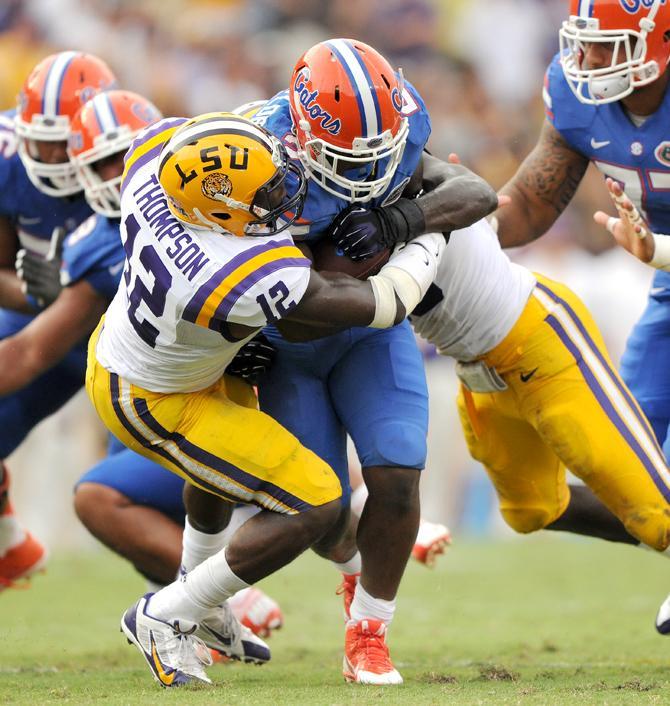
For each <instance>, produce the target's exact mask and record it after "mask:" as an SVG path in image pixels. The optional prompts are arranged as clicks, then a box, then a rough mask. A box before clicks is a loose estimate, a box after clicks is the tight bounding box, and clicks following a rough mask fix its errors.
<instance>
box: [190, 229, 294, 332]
mask: <svg viewBox="0 0 670 706" xmlns="http://www.w3.org/2000/svg"><path fill="white" fill-rule="evenodd" d="M287 245H293V241H292V240H277V241H272V242H270V243H262V244H260V245H255V246H253V247H251V248H249V249H248V250H245V251H244V252H241V253H239V254H237V255H235V257H233V258H232V259H231V260H229V261H228V262H227V263H226V264H225V265H224V266H223V267H222V268H221V269H220V270H217V271H216V272H215V273H214V274H213V275H212V276H211V277H210V278H209V279H208V280H207V282H205V283H204V284H203V285H202V286H201V287H200V288H199V289H198V291H197V292H196V293H195V294H194V295H193V296H192V297H191V300H190V301H189V303H188V304H187V305H186V307H185V308H184V311H183V313H182V315H181V318H182V319H184V320H185V321H191V322H192V323H195V321H196V320H197V318H198V314H199V313H200V311H201V309H202V307H203V306H204V305H205V302H206V301H207V299H208V298H209V295H210V294H211V293H212V292H213V291H214V290H215V289H216V288H217V287H218V286H219V285H220V284H221V282H223V280H224V279H225V278H226V277H227V276H228V275H229V274H231V273H232V272H233V271H234V270H236V269H237V268H238V267H240V266H241V265H243V264H244V263H245V262H248V261H249V260H251V258H252V257H255V256H256V255H259V254H261V253H263V252H266V251H269V250H272V249H273V248H281V247H286V246H287Z"/></svg>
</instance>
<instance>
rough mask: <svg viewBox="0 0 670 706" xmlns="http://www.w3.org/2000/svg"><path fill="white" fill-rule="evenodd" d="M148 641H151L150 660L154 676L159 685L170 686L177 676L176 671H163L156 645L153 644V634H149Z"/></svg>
mask: <svg viewBox="0 0 670 706" xmlns="http://www.w3.org/2000/svg"><path fill="white" fill-rule="evenodd" d="M150 640H151V659H152V661H153V663H154V666H155V667H156V674H157V675H158V678H159V679H160V680H161V684H165V686H172V682H173V681H174V678H175V677H176V676H177V670H176V669H172V668H170V669H167V670H166V669H165V667H164V666H163V663H162V662H161V660H160V657H159V656H158V650H157V649H156V643H155V642H154V636H153V633H151V634H150Z"/></svg>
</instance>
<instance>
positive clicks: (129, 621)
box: [121, 593, 212, 687]
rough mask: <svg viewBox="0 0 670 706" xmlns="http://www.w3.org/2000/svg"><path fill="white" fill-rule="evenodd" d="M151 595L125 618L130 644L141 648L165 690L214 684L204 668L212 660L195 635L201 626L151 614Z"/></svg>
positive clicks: (123, 630)
mask: <svg viewBox="0 0 670 706" xmlns="http://www.w3.org/2000/svg"><path fill="white" fill-rule="evenodd" d="M151 596H153V593H147V594H146V595H145V596H143V597H142V598H140V599H139V600H138V601H137V603H135V604H134V605H132V606H131V607H130V608H128V610H127V611H126V612H125V613H124V614H123V617H122V618H121V631H122V632H123V633H125V636H126V637H127V638H128V643H129V644H132V645H135V647H137V649H138V650H139V651H140V653H141V654H142V656H143V657H144V659H145V660H146V662H147V664H148V665H149V668H150V669H151V673H152V674H153V677H154V679H155V680H156V681H157V682H158V683H159V684H160V685H161V686H163V687H175V686H184V684H190V683H198V682H203V683H205V684H211V683H212V681H211V679H210V678H209V677H208V676H207V675H206V674H205V670H204V667H206V666H207V667H208V666H209V665H210V664H211V663H212V659H211V657H210V654H209V650H208V649H207V647H205V645H204V644H203V642H202V640H200V639H199V638H198V637H196V636H195V635H194V633H195V631H196V629H197V627H198V626H197V623H193V622H190V621H185V620H175V621H174V622H173V623H168V622H166V621H164V620H159V619H158V618H152V617H151V616H150V615H149V614H148V613H147V605H148V603H149V600H150V598H151Z"/></svg>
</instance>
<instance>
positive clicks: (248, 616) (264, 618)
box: [228, 586, 284, 637]
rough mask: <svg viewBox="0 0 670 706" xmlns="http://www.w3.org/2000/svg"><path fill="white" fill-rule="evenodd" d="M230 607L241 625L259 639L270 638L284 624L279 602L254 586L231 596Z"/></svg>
mask: <svg viewBox="0 0 670 706" xmlns="http://www.w3.org/2000/svg"><path fill="white" fill-rule="evenodd" d="M228 605H229V606H230V608H231V610H232V611H233V615H234V616H235V617H236V618H237V619H238V620H239V621H240V623H242V625H244V626H245V627H247V628H249V630H251V632H253V633H254V635H258V636H259V637H270V633H271V632H272V631H273V630H279V628H281V626H282V625H283V624H284V616H283V615H282V612H281V608H280V607H279V604H278V603H277V601H275V600H273V599H272V598H270V596H268V595H266V594H265V593H263V591H261V590H260V589H258V588H254V587H253V586H249V588H243V589H242V590H241V591H238V592H237V593H236V594H235V595H234V596H231V597H230V598H229V599H228Z"/></svg>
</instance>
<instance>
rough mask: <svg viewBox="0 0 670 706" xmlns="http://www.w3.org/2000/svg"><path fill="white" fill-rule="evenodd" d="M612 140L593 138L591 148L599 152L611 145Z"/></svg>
mask: <svg viewBox="0 0 670 706" xmlns="http://www.w3.org/2000/svg"><path fill="white" fill-rule="evenodd" d="M609 143H610V140H602V141H599V140H596V139H595V138H594V137H592V138H591V147H593V149H594V150H599V149H600V148H601V147H607V145H609Z"/></svg>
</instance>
